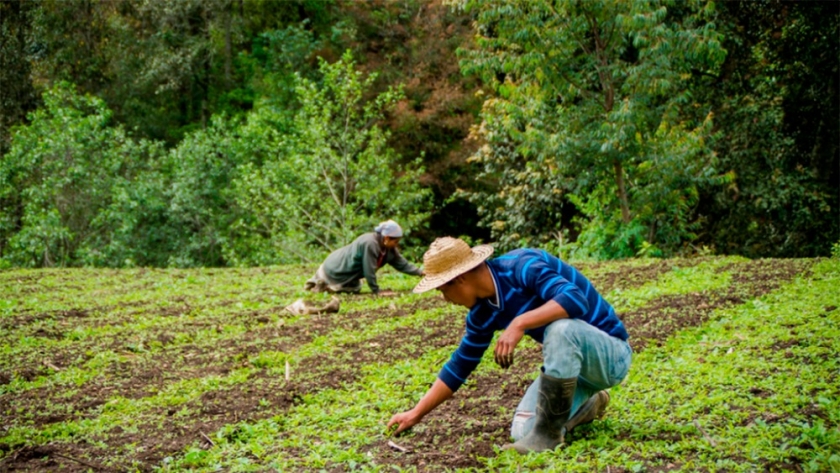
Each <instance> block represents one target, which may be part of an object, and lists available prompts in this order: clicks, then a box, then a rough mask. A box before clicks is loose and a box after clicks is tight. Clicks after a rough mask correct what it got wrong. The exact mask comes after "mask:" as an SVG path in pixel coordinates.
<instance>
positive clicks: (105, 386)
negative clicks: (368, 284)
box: [0, 298, 444, 427]
mask: <svg viewBox="0 0 840 473" xmlns="http://www.w3.org/2000/svg"><path fill="white" fill-rule="evenodd" d="M443 305H444V303H443V301H442V300H440V299H439V298H428V299H421V300H419V301H417V302H414V303H412V304H409V305H406V306H403V307H401V308H400V309H398V310H395V311H389V312H386V313H385V314H383V313H382V312H385V311H387V310H388V309H387V308H386V309H380V312H378V313H377V312H375V311H348V312H346V313H341V314H336V315H334V316H330V317H326V316H323V317H311V318H308V319H302V320H301V321H300V322H301V323H300V324H290V325H288V326H282V327H277V326H276V325H274V324H260V325H259V326H256V327H254V328H253V329H252V330H249V331H248V332H246V333H244V334H242V335H239V336H237V337H236V338H231V339H225V340H221V341H218V342H216V343H212V344H202V345H194V344H187V345H178V346H174V347H172V348H171V349H164V350H161V351H155V352H153V353H147V354H138V355H136V356H132V357H129V359H128V361H126V362H124V363H114V364H111V365H109V366H108V367H107V368H105V369H104V370H103V371H102V373H101V374H100V375H99V376H97V377H96V378H94V379H92V380H90V381H88V382H87V383H85V384H84V385H82V386H81V387H77V386H76V385H70V386H66V387H63V389H62V387H56V386H44V387H41V388H36V389H32V390H27V391H22V392H16V393H7V394H5V395H3V396H0V412H6V411H7V409H12V408H14V409H20V410H22V411H23V412H26V413H27V414H26V416H25V419H26V420H27V421H28V422H31V424H32V425H33V426H35V427H42V426H44V425H45V424H50V423H55V422H62V421H69V420H77V419H86V418H91V417H95V416H96V415H98V412H99V407H100V406H101V405H103V404H104V403H105V402H107V401H108V400H109V399H111V398H114V397H118V396H119V397H123V398H128V399H140V398H143V397H147V396H151V395H154V394H155V393H157V392H158V391H160V390H161V389H163V388H165V387H166V386H167V385H169V384H171V383H173V382H175V381H179V380H183V379H190V378H201V377H207V376H211V375H217V376H224V375H226V374H228V373H229V372H231V371H232V370H235V369H238V368H244V367H249V366H251V365H250V362H249V359H250V358H251V357H253V356H255V355H257V354H259V353H261V352H264V351H279V352H287V353H293V352H294V350H295V349H296V347H299V346H301V345H305V344H307V343H309V342H311V341H312V340H313V339H314V338H316V337H319V336H322V335H326V334H327V333H329V332H331V331H333V330H335V329H336V328H339V327H340V328H342V329H345V330H350V331H354V330H359V329H361V328H362V327H364V326H366V325H369V324H371V323H373V322H374V321H375V320H376V319H380V318H383V316H384V317H404V316H406V315H409V314H414V313H415V312H416V311H418V310H428V309H431V308H435V307H442V306H443ZM167 336H168V335H167V334H160V335H159V337H167ZM168 337H170V338H171V336H168ZM163 341H164V342H165V341H166V340H165V339H163ZM120 347H121V345H120V344H119V343H116V344H114V343H112V344H110V345H108V346H107V349H110V350H114V351H118V350H119V349H120ZM344 353H352V351H350V352H348V351H346V349H345V350H344ZM53 359H56V357H55V356H54V357H53ZM36 368H38V367H36ZM41 369H47V368H46V367H44V368H41ZM65 393H66V394H65ZM56 399H61V403H60V404H56V403H55V400H56ZM56 409H59V410H58V411H56Z"/></svg>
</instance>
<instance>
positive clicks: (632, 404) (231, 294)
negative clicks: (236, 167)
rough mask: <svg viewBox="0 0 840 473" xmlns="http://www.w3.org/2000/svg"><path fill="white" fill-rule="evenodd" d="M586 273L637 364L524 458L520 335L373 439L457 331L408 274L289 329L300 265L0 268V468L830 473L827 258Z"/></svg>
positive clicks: (531, 348) (834, 273)
mask: <svg viewBox="0 0 840 473" xmlns="http://www.w3.org/2000/svg"><path fill="white" fill-rule="evenodd" d="M578 267H579V268H580V269H581V270H582V271H583V273H584V274H585V275H587V276H588V277H589V278H590V279H591V280H592V282H593V283H594V284H595V286H596V287H597V288H598V289H599V290H600V291H601V293H602V294H604V295H606V298H607V300H609V301H611V302H612V303H613V305H614V306H615V307H616V309H617V311H618V312H619V313H620V314H621V316H622V318H623V319H624V322H625V324H626V325H627V328H628V331H629V332H630V335H631V343H632V345H633V347H634V350H635V356H634V360H633V366H632V368H631V371H630V375H629V376H628V378H627V379H626V380H625V382H624V383H623V384H622V385H620V386H618V387H616V388H614V389H613V390H612V399H613V402H612V404H611V406H610V408H609V410H608V413H607V417H606V419H604V420H602V421H596V422H594V423H593V424H591V425H587V426H582V427H580V428H578V429H577V430H576V431H575V432H574V433H573V435H572V436H571V438H570V439H569V440H570V442H569V444H568V445H566V446H565V447H564V448H562V449H558V450H557V451H555V452H549V453H542V454H532V455H529V456H520V455H517V454H515V453H513V452H500V451H499V446H501V445H502V444H504V443H506V442H507V441H508V428H509V423H510V420H511V417H512V415H513V410H514V408H515V407H516V405H517V403H518V402H519V399H520V397H521V396H522V394H523V393H524V390H525V388H526V387H527V386H528V384H529V383H530V382H531V380H533V379H534V378H535V377H536V375H537V372H538V370H539V366H540V358H539V348H538V347H537V346H536V344H534V343H533V342H531V341H530V340H527V341H525V340H524V341H523V344H521V345H520V348H519V349H518V357H517V362H516V364H515V365H514V367H513V368H511V369H509V370H502V369H500V368H498V367H497V366H495V365H494V364H493V362H492V353H491V351H488V353H487V356H486V358H487V359H485V360H484V362H483V363H482V364H481V365H480V366H479V369H478V370H477V371H476V373H474V375H473V377H472V379H471V380H470V381H469V383H468V384H467V385H465V386H464V387H463V388H462V389H461V390H460V391H459V392H458V393H457V394H456V396H455V397H454V398H453V399H452V400H450V401H449V402H447V403H446V404H444V405H443V406H441V407H440V408H439V409H438V410H436V411H435V412H433V413H432V414H430V415H429V416H428V417H427V418H426V419H425V420H424V422H423V423H421V424H419V425H417V426H415V427H414V428H413V429H412V431H410V432H409V433H408V434H407V435H403V436H400V437H397V438H389V437H387V436H386V435H385V424H386V423H387V421H388V419H389V418H390V417H391V415H392V414H394V413H396V412H399V411H402V410H405V409H407V408H410V407H412V406H413V405H414V403H415V402H416V401H417V400H418V399H419V398H420V396H422V394H423V393H424V392H425V390H426V389H427V388H428V386H429V385H430V383H432V382H433V381H434V379H435V376H436V373H437V371H438V370H439V369H440V367H441V365H442V364H443V362H444V361H445V360H446V359H447V358H448V356H449V354H450V352H451V351H452V350H453V349H454V347H455V346H456V345H457V343H458V341H459V339H460V335H461V333H462V330H463V318H464V315H465V311H464V310H463V309H460V308H458V307H455V306H449V305H447V304H445V303H444V302H443V301H442V300H441V299H440V296H438V295H436V294H424V295H415V294H412V293H411V292H410V289H411V287H412V286H413V284H414V283H415V282H416V279H415V278H411V277H407V276H403V275H400V274H396V273H391V272H387V271H383V272H382V273H380V274H382V276H381V278H380V280H381V282H382V285H383V286H384V287H386V288H391V289H396V290H398V291H399V293H398V295H397V296H396V297H381V298H373V297H372V296H370V295H367V294H363V295H356V296H344V297H343V299H342V305H341V311H340V312H339V313H338V314H333V315H328V316H327V315H325V316H293V315H291V314H289V313H286V312H284V311H283V307H285V306H286V305H288V304H290V303H291V302H292V301H294V300H295V299H297V298H299V297H307V298H308V300H310V301H312V302H316V303H322V302H325V301H326V300H327V297H326V296H314V295H308V294H306V293H304V292H303V291H302V290H301V287H302V285H303V282H304V280H305V279H306V278H307V277H308V276H309V275H310V273H311V272H312V270H313V269H314V268H309V267H276V268H256V269H204V270H157V269H137V270H93V269H75V270H40V271H6V272H2V273H0V350H2V357H0V471H88V470H93V471H154V470H163V471H180V470H186V469H192V470H200V471H215V470H224V471H265V470H269V471H271V470H278V471H312V470H315V471H318V470H325V471H347V470H353V469H363V470H381V471H394V470H395V469H396V470H401V469H405V470H418V471H441V470H445V469H451V470H455V469H476V470H484V469H490V470H493V471H520V470H534V469H547V470H556V471H587V472H588V471H609V472H613V473H615V472H624V471H832V470H834V471H840V453H838V451H840V430H838V425H840V381H838V375H840V362H838V353H840V309H838V306H840V260H836V259H832V260H753V261H750V260H746V259H743V258H724V257H714V258H711V257H709V258H695V259H672V260H630V261H622V262H610V263H588V264H580V265H578ZM389 442H392V443H396V444H397V445H398V446H399V447H401V448H402V449H397V448H394V447H393V446H391V445H389ZM403 450H405V451H403Z"/></svg>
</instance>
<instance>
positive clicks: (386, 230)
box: [373, 220, 403, 238]
mask: <svg viewBox="0 0 840 473" xmlns="http://www.w3.org/2000/svg"><path fill="white" fill-rule="evenodd" d="M373 230H374V231H375V232H376V233H379V234H380V235H382V236H386V237H391V238H402V236H403V231H402V228H400V225H399V224H398V223H397V222H395V221H393V220H386V221H384V222H382V223H380V224H379V225H377V226H376V228H374V229H373Z"/></svg>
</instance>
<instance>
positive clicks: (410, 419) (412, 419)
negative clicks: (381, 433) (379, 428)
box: [387, 409, 420, 435]
mask: <svg viewBox="0 0 840 473" xmlns="http://www.w3.org/2000/svg"><path fill="white" fill-rule="evenodd" d="M418 422H420V416H418V415H417V414H416V413H415V412H414V409H412V410H410V411H405V412H401V413H399V414H395V415H394V417H391V420H390V422H388V427H387V428H388V429H390V428H391V426H392V425H396V426H397V430H395V431H394V435H397V434H399V433H400V432H402V431H403V430H405V429H408V428H409V427H411V426H413V425H414V424H416V423H418Z"/></svg>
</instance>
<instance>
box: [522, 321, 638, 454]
mask: <svg viewBox="0 0 840 473" xmlns="http://www.w3.org/2000/svg"><path fill="white" fill-rule="evenodd" d="M542 352H543V371H544V372H545V374H547V375H549V376H551V377H553V378H577V380H578V381H577V388H576V389H575V398H574V402H573V403H572V412H573V413H574V412H577V410H578V408H580V406H581V404H583V403H584V402H586V400H587V399H589V397H590V396H592V395H593V394H595V393H596V392H598V391H601V390H604V389H607V388H610V387H612V386H615V385H616V384H618V383H620V382H621V381H622V380H623V379H624V377H625V376H627V371H628V370H629V369H630V360H631V358H632V353H633V350H632V349H631V348H630V345H629V344H628V343H627V342H625V341H623V340H621V339H620V338H616V337H611V336H610V335H608V334H607V333H606V332H603V331H601V330H600V329H597V328H595V327H593V326H591V325H589V324H588V323H586V322H584V321H582V320H576V319H560V320H557V321H555V322H552V323H551V324H550V325H548V327H546V329H545V336H544V338H543V347H542ZM539 389H540V378H539V377H537V380H536V381H534V382H533V383H531V386H529V387H528V390H527V391H526V392H525V396H523V397H522V401H520V402H519V406H518V407H517V408H516V412H515V413H514V415H513V423H512V424H511V427H510V434H511V436H512V437H513V438H514V440H519V439H520V438H522V437H524V436H525V435H527V434H528V432H530V431H531V428H533V426H534V422H535V420H536V418H535V414H534V413H535V411H536V407H537V398H538V396H537V394H538V392H539Z"/></svg>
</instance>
